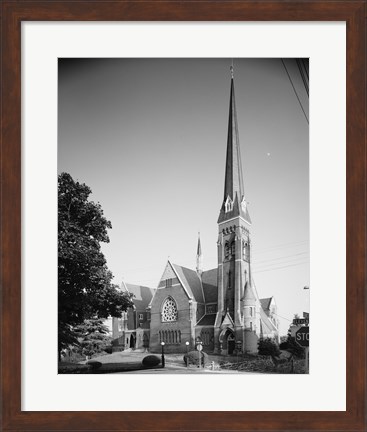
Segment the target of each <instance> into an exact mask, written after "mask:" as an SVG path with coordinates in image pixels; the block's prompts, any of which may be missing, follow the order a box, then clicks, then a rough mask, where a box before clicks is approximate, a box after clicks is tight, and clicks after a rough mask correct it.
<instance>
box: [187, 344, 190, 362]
mask: <svg viewBox="0 0 367 432" xmlns="http://www.w3.org/2000/svg"><path fill="white" fill-rule="evenodd" d="M189 345H190V342H189V341H187V342H186V367H189Z"/></svg>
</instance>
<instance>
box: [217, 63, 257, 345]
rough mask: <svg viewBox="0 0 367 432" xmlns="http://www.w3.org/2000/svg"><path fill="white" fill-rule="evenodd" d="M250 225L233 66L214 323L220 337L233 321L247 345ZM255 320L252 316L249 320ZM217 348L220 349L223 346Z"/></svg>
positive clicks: (219, 228) (238, 339)
mask: <svg viewBox="0 0 367 432" xmlns="http://www.w3.org/2000/svg"><path fill="white" fill-rule="evenodd" d="M250 225H251V219H250V215H249V213H248V209H247V202H246V200H245V192H244V186H243V174H242V163H241V152H240V140H239V133H238V124H237V110H236V101H235V91H234V79H233V66H232V67H231V89H230V97H229V119H228V134H227V156H226V168H225V179H224V196H223V201H222V207H221V209H220V214H219V218H218V243H217V245H218V312H217V316H216V320H215V325H214V327H215V335H216V340H218V341H219V335H220V334H221V332H223V331H224V329H225V328H226V325H228V323H230V322H232V323H233V327H232V331H233V334H234V337H235V340H236V341H240V342H241V343H242V346H244V345H245V334H244V332H245V329H246V326H247V324H248V323H247V321H246V322H245V316H247V315H246V314H247V312H248V311H247V309H248V308H249V307H250V306H249V305H248V304H247V303H248V302H247V303H246V302H245V292H246V294H247V295H248V292H250V290H251V288H252V287H251V263H250V259H251V258H250V257H251V253H250V251H251V238H250V231H249V229H250ZM251 292H252V290H251ZM251 300H252V299H251ZM254 302H256V299H255V300H254ZM251 307H255V306H254V305H251ZM251 310H252V309H251ZM251 317H252V316H251ZM252 322H253V320H252V319H251V321H249V323H252ZM251 325H252V324H251ZM215 349H216V350H217V352H219V351H220V347H219V346H216V347H215ZM218 350H219V351H218Z"/></svg>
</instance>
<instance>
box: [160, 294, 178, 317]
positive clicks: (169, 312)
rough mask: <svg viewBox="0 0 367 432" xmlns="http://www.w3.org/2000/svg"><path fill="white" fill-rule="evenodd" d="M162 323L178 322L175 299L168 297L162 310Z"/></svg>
mask: <svg viewBox="0 0 367 432" xmlns="http://www.w3.org/2000/svg"><path fill="white" fill-rule="evenodd" d="M162 321H164V322H172V321H177V306H176V302H175V301H174V300H173V298H171V297H168V299H167V300H166V301H165V302H164V305H163V308H162Z"/></svg>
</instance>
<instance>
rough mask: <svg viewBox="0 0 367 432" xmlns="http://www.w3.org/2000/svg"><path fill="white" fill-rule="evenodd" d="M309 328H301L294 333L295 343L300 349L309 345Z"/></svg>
mask: <svg viewBox="0 0 367 432" xmlns="http://www.w3.org/2000/svg"><path fill="white" fill-rule="evenodd" d="M308 330H309V327H301V328H300V329H299V330H297V331H296V342H297V343H298V345H300V346H301V347H304V348H305V347H306V348H307V347H308V345H309V338H310V334H309V332H308Z"/></svg>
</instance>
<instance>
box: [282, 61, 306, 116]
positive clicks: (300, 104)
mask: <svg viewBox="0 0 367 432" xmlns="http://www.w3.org/2000/svg"><path fill="white" fill-rule="evenodd" d="M280 60H281V61H282V63H283V66H284V69H285V71H286V73H287V76H288V79H289V81H290V83H291V85H292V88H293V91H294V94H295V95H296V97H297V100H298V103H299V106H300V107H301V109H302V111H303V114H304V116H305V119H306V121H307V123H308V124H309V121H308V118H307V115H306V112H305V110H304V108H303V106H302V103H301V100H300V98H299V96H298V93H297V91H296V88H295V87H294V84H293V81H292V78H291V76H290V74H289V72H288V69H287V66H286V65H285V63H284V60H283V59H280Z"/></svg>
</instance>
